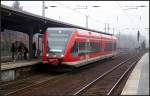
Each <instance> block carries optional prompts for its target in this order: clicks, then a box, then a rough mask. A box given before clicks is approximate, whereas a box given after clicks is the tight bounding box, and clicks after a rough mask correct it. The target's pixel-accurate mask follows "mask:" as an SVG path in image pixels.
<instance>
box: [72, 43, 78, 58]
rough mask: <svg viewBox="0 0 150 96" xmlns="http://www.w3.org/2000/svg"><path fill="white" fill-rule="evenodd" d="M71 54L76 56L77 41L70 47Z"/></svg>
mask: <svg viewBox="0 0 150 96" xmlns="http://www.w3.org/2000/svg"><path fill="white" fill-rule="evenodd" d="M71 56H78V42H77V41H75V43H74V45H73V47H72V48H71Z"/></svg>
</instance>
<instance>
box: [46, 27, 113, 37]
mask: <svg viewBox="0 0 150 96" xmlns="http://www.w3.org/2000/svg"><path fill="white" fill-rule="evenodd" d="M47 30H71V31H75V30H87V31H91V32H96V33H101V34H104V35H110V36H112V34H109V33H104V32H101V31H95V30H88V29H80V28H74V27H48V28H47Z"/></svg>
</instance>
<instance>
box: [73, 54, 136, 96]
mask: <svg viewBox="0 0 150 96" xmlns="http://www.w3.org/2000/svg"><path fill="white" fill-rule="evenodd" d="M134 57H136V56H133V57H131V58H129V59H127V60H125V61H123V62H121V63H119V64H118V65H116V66H115V67H113V68H111V69H110V70H108V71H106V72H105V73H103V74H102V75H101V76H99V77H98V78H96V79H95V80H93V81H92V82H90V83H88V84H87V85H85V86H84V87H82V88H81V89H80V90H78V91H77V92H75V93H74V94H73V95H78V94H79V93H81V92H82V91H84V90H85V89H86V88H87V87H89V86H90V85H92V84H94V83H95V82H96V81H98V80H99V79H101V78H102V77H104V76H106V75H107V74H109V73H110V72H112V71H113V70H114V69H116V68H118V67H119V66H121V65H122V64H124V63H125V62H127V61H129V60H131V59H132V58H134Z"/></svg>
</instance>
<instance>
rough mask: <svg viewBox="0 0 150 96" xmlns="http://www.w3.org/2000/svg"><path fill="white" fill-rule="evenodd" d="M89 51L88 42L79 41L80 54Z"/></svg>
mask: <svg viewBox="0 0 150 96" xmlns="http://www.w3.org/2000/svg"><path fill="white" fill-rule="evenodd" d="M86 53H87V49H86V42H79V51H78V55H79V56H81V55H85V54H86Z"/></svg>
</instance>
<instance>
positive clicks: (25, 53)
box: [23, 44, 28, 60]
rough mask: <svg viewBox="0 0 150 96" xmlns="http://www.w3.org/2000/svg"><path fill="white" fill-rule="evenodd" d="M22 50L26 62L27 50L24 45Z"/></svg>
mask: <svg viewBox="0 0 150 96" xmlns="http://www.w3.org/2000/svg"><path fill="white" fill-rule="evenodd" d="M23 49H24V59H25V60H27V53H28V48H27V47H26V46H25V44H24V47H23Z"/></svg>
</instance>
